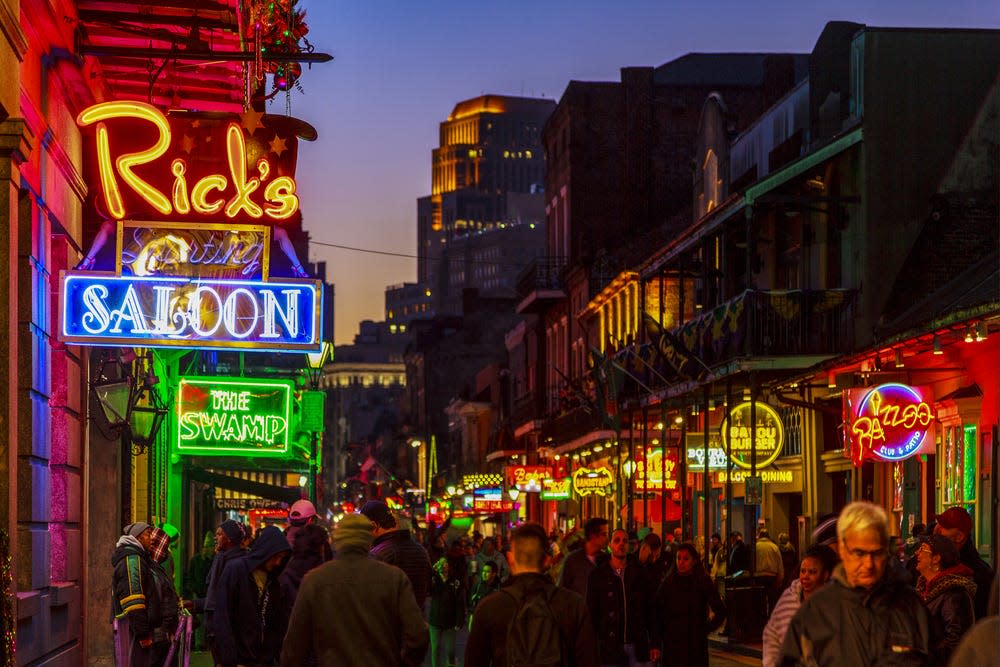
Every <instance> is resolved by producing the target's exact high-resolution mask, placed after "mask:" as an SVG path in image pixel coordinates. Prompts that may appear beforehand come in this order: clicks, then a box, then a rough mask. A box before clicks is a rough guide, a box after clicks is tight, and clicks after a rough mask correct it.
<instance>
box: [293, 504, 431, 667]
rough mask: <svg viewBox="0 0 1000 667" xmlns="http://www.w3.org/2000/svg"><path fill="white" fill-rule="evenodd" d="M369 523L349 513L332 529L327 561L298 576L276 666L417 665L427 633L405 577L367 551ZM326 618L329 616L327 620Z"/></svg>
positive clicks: (370, 533)
mask: <svg viewBox="0 0 1000 667" xmlns="http://www.w3.org/2000/svg"><path fill="white" fill-rule="evenodd" d="M371 542H372V525H371V521H370V520H369V519H368V518H367V517H365V516H362V515H359V514H349V515H347V516H345V517H344V518H343V519H341V520H340V521H339V522H338V523H337V525H336V526H335V527H334V529H333V547H334V551H335V552H336V555H335V557H334V559H333V560H331V561H328V562H326V563H324V564H323V565H320V566H319V567H317V568H315V569H313V570H311V571H310V572H309V576H307V577H305V578H304V579H303V580H302V584H301V587H300V588H299V593H298V596H297V597H296V599H295V605H294V607H293V608H292V615H291V618H290V619H289V621H288V632H287V633H286V634H285V640H284V643H283V644H282V650H281V664H282V665H304V664H307V662H306V660H307V657H308V656H309V654H310V653H311V654H312V655H314V656H318V664H319V665H320V667H327V666H333V665H400V664H406V665H419V664H421V662H422V661H423V659H424V655H425V654H426V653H427V645H428V642H429V641H430V635H429V633H428V630H427V625H426V624H425V623H424V621H423V618H422V617H421V613H420V608H419V607H418V606H417V603H416V601H415V599H414V597H413V591H412V587H411V585H410V580H409V579H408V578H407V576H406V575H405V574H404V573H403V572H402V571H401V570H400V569H399V568H396V567H393V566H392V565H389V564H387V563H381V562H379V561H378V560H376V559H374V558H371V557H369V555H368V547H369V545H370V544H371ZM330 619H337V622H336V623H331V621H330Z"/></svg>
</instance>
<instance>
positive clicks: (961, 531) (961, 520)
mask: <svg viewBox="0 0 1000 667" xmlns="http://www.w3.org/2000/svg"><path fill="white" fill-rule="evenodd" d="M973 533H974V529H973V522H972V516H971V515H970V514H969V512H968V511H967V510H966V509H965V508H964V507H949V508H948V509H946V510H945V511H944V512H942V513H941V514H939V515H938V517H937V525H936V526H935V527H934V534H935V535H943V536H944V537H947V538H948V539H949V540H951V541H952V542H953V543H954V544H955V548H957V549H958V560H959V562H960V563H962V565H964V566H966V567H967V568H969V569H970V570H972V580H973V581H974V582H976V596H975V600H974V602H975V606H976V618H983V617H985V616H986V615H987V607H988V606H989V600H990V586H991V585H992V584H993V568H992V567H990V566H989V565H987V563H986V561H984V560H983V559H982V558H981V557H980V556H979V552H978V551H977V550H976V545H975V543H974V542H973V539H972V538H973Z"/></svg>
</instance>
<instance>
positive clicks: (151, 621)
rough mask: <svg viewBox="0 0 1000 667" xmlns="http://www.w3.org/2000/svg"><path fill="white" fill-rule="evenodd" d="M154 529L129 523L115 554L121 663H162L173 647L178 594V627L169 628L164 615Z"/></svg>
mask: <svg viewBox="0 0 1000 667" xmlns="http://www.w3.org/2000/svg"><path fill="white" fill-rule="evenodd" d="M154 530H156V529H155V528H154V527H153V526H150V525H149V524H148V523H145V522H142V521H139V522H137V523H133V524H129V525H128V526H126V527H125V530H124V531H123V534H122V536H121V537H120V538H118V543H117V544H116V545H115V552H114V554H113V555H112V556H111V564H112V566H113V567H114V577H113V579H112V598H111V605H112V611H113V613H114V618H115V620H116V621H117V624H116V625H117V628H116V637H115V653H116V655H117V662H118V664H124V665H131V666H132V667H146V666H147V665H149V666H152V665H162V664H163V662H164V660H165V659H166V656H167V652H168V651H169V648H170V643H169V641H168V638H167V632H168V631H170V632H173V630H174V629H175V628H176V621H177V610H176V593H175V594H174V605H175V609H174V615H173V621H174V628H168V627H167V626H166V623H167V620H168V619H165V618H164V614H163V610H164V599H165V597H166V596H165V595H164V593H165V591H164V590H163V585H164V582H163V578H162V577H158V576H156V573H154V571H153V568H154V561H153V559H152V557H151V556H150V550H151V549H152V547H153V531H154ZM161 570H162V568H161Z"/></svg>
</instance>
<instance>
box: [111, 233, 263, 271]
mask: <svg viewBox="0 0 1000 667" xmlns="http://www.w3.org/2000/svg"><path fill="white" fill-rule="evenodd" d="M118 235H119V238H118V244H117V245H118V247H119V248H120V249H121V250H120V251H119V252H118V253H117V257H118V265H117V274H118V275H122V274H123V273H124V274H130V275H133V276H140V277H141V276H160V275H171V276H189V277H201V278H209V277H211V278H231V279H254V278H257V279H261V280H267V279H268V274H269V268H270V252H269V245H270V244H269V239H268V228H267V227H265V226H262V225H231V224H227V225H223V224H211V223H189V224H185V223H181V222H136V221H133V220H123V221H122V222H121V224H120V225H119V226H118Z"/></svg>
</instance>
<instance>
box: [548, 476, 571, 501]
mask: <svg viewBox="0 0 1000 667" xmlns="http://www.w3.org/2000/svg"><path fill="white" fill-rule="evenodd" d="M572 481H573V480H572V479H571V478H569V477H564V478H562V479H543V480H542V495H541V499H542V500H569V490H570V484H571V483H572Z"/></svg>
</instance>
